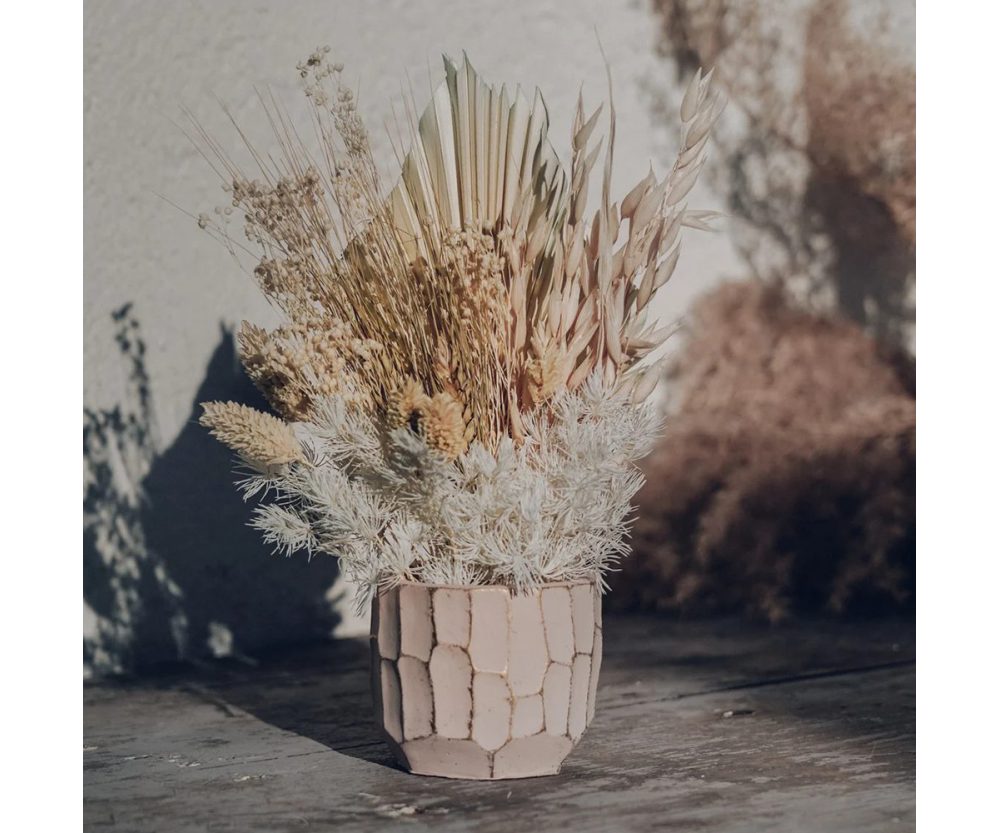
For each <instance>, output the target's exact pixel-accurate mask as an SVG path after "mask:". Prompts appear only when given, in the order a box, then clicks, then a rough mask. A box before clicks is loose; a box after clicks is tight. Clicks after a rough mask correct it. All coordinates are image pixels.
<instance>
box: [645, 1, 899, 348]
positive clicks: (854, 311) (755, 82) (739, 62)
mask: <svg viewBox="0 0 1000 833" xmlns="http://www.w3.org/2000/svg"><path fill="white" fill-rule="evenodd" d="M653 7H654V8H655V10H656V11H657V12H658V13H659V14H660V16H661V19H662V22H663V25H662V32H663V43H662V50H663V52H664V54H665V55H666V56H667V58H668V59H670V60H672V61H674V62H675V63H676V67H677V71H678V75H679V76H682V77H683V76H684V75H686V74H687V73H689V72H691V71H693V69H694V67H697V66H702V65H706V64H711V65H714V66H715V67H716V77H717V79H718V81H719V83H720V85H721V86H722V87H723V88H724V89H726V90H727V93H728V94H729V97H730V100H731V101H732V104H733V113H732V114H731V118H730V119H729V125H728V126H729V127H730V128H732V129H731V130H729V131H727V132H725V133H723V134H721V135H720V136H719V137H718V141H719V144H720V148H721V151H722V152H721V154H720V157H719V158H720V160H721V163H722V164H720V165H719V166H718V167H717V168H716V169H715V170H714V171H711V170H710V172H709V175H710V176H712V175H714V176H715V177H716V179H717V181H718V184H719V186H720V188H721V189H722V190H723V192H724V193H727V194H728V197H729V204H730V208H731V211H732V214H733V218H734V220H735V222H734V223H733V231H734V236H735V240H736V243H737V245H738V247H739V249H740V251H741V254H742V255H743V257H744V259H745V261H746V263H747V265H748V266H749V268H750V271H751V272H752V273H753V274H754V275H756V276H757V277H761V278H764V279H768V280H780V281H782V282H783V283H784V284H785V286H786V287H787V288H789V289H790V290H792V291H794V292H795V294H796V295H797V296H798V297H799V298H800V299H806V300H808V301H809V302H810V303H813V304H816V305H818V306H820V307H825V308H827V309H837V310H839V311H840V312H842V313H844V314H846V315H847V316H849V317H850V318H852V319H853V320H855V321H857V322H858V323H860V324H862V325H863V326H864V327H865V328H866V329H867V330H868V331H869V332H871V333H873V334H874V335H876V336H877V337H879V338H881V339H883V340H885V341H888V342H891V343H894V344H898V345H902V346H904V347H907V348H908V349H912V346H911V340H912V327H913V277H914V241H915V216H916V191H915V183H916V165H915V115H916V96H915V90H916V87H915V74H914V69H913V65H912V56H911V55H910V56H908V54H907V49H905V48H904V49H899V48H897V44H896V41H898V40H899V38H898V36H897V33H898V31H900V30H902V29H904V27H905V22H906V20H907V18H908V16H909V14H910V10H911V9H912V4H911V3H909V2H907V0H879V2H872V3H861V2H857V1H856V0H855V1H854V2H852V1H851V0H792V2H789V0H653ZM657 95H658V96H659V95H660V93H657Z"/></svg>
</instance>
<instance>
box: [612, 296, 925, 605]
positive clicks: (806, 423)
mask: <svg viewBox="0 0 1000 833" xmlns="http://www.w3.org/2000/svg"><path fill="white" fill-rule="evenodd" d="M672 375H673V378H674V382H675V384H676V386H677V389H678V391H679V396H680V398H681V401H680V404H679V408H678V411H677V413H676V414H675V416H674V417H673V418H672V419H671V421H670V427H669V431H668V432H667V434H666V435H665V437H664V438H663V440H661V442H660V443H659V445H658V447H657V449H656V450H655V451H654V452H653V454H652V455H651V456H650V457H649V458H648V460H647V462H646V464H645V465H644V469H645V472H646V476H647V484H646V486H645V488H644V489H643V491H642V492H641V493H640V494H639V497H638V503H639V510H640V511H639V519H638V522H637V524H636V527H635V529H634V536H633V546H634V549H635V554H634V556H633V557H632V558H631V559H630V561H629V566H628V568H627V570H626V571H625V572H624V573H622V574H620V575H618V576H617V577H616V579H615V581H614V582H613V586H614V587H615V589H616V590H617V591H620V592H619V593H616V594H615V596H616V601H618V602H621V603H623V604H635V605H640V606H645V607H654V608H658V609H673V610H687V609H691V610H699V611H706V610H709V611H710V610H715V611H733V610H746V611H750V612H752V613H755V614H759V615H763V616H765V617H767V618H769V619H771V620H777V619H781V618H782V617H784V616H786V615H788V614H790V613H795V612H801V611H803V610H815V609H818V608H824V607H825V608H827V609H831V610H834V611H840V610H844V609H846V608H853V607H864V606H865V605H866V604H870V605H875V604H877V605H881V606H885V605H887V604H888V605H889V606H895V605H903V604H907V603H912V592H913V587H914V584H913V582H914V542H915V507H914V478H915V404H914V389H913V376H912V365H911V364H910V363H909V361H908V360H907V359H905V358H901V357H900V355H899V354H894V355H891V356H890V355H888V354H886V353H885V352H884V350H882V349H880V348H879V347H878V346H877V345H876V343H875V342H874V341H873V340H872V339H871V337H869V336H867V335H866V334H864V333H863V332H862V331H861V330H860V329H859V328H858V327H857V326H856V325H854V324H851V323H849V322H847V321H845V320H843V319H837V318H828V317H822V316H818V315H814V314H811V313H807V312H803V311H801V310H799V309H797V308H796V307H795V306H794V305H793V304H791V303H790V302H789V301H788V299H787V298H786V297H785V295H784V293H783V291H782V290H781V289H779V288H778V287H776V286H765V285H762V284H759V283H756V282H754V283H737V284H729V285H725V286H723V287H722V288H720V289H719V290H717V291H716V292H715V293H713V294H712V295H710V296H708V297H707V298H706V299H705V300H704V301H703V302H702V303H701V304H700V306H699V307H698V308H697V309H696V311H695V313H694V315H693V321H692V332H691V340H690V342H689V343H688V344H687V345H686V347H685V350H684V352H683V353H682V354H681V356H680V357H679V359H678V361H677V364H676V366H675V367H674V368H673V370H672Z"/></svg>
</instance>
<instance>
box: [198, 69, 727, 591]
mask: <svg viewBox="0 0 1000 833" xmlns="http://www.w3.org/2000/svg"><path fill="white" fill-rule="evenodd" d="M326 53H327V50H317V51H316V52H315V53H314V54H312V55H311V56H309V58H308V59H307V60H306V61H304V62H303V63H302V64H301V65H300V66H299V73H300V75H301V78H302V81H303V86H304V89H305V93H306V95H307V96H308V98H309V101H310V102H311V105H312V106H311V112H312V114H313V117H314V120H315V128H316V134H317V136H318V140H319V141H318V145H319V147H318V151H317V152H313V151H310V150H309V149H308V148H307V146H306V145H305V144H304V143H303V142H302V141H301V140H300V139H299V137H298V135H297V133H296V132H295V130H294V128H293V127H292V125H291V124H290V120H289V119H288V117H287V116H286V115H285V114H284V113H283V111H282V110H280V108H279V107H278V106H277V105H276V104H275V103H274V101H273V100H270V101H269V102H267V111H268V115H269V117H270V119H271V122H272V125H273V127H274V132H275V134H276V137H277V140H278V142H279V145H280V151H281V152H280V154H279V156H278V158H277V159H275V158H274V157H272V156H270V155H265V154H260V153H257V152H255V151H253V149H252V148H251V149H250V151H251V153H252V154H253V158H254V161H255V164H256V166H257V167H258V168H259V171H258V172H257V173H256V178H251V177H250V176H248V175H247V174H245V173H244V172H243V171H242V170H241V169H240V167H239V166H238V165H237V164H236V163H235V162H233V161H232V160H231V159H230V157H229V156H228V155H227V154H226V153H225V152H224V151H223V150H222V149H221V148H220V146H219V145H218V144H217V143H215V142H214V141H213V140H212V139H211V138H210V137H209V136H207V135H206V134H205V133H204V131H201V132H200V135H199V139H200V141H202V142H203V143H204V144H205V145H206V146H207V148H208V149H209V151H210V154H209V155H210V156H211V157H213V158H214V159H215V160H216V162H217V171H218V173H219V174H220V175H221V176H222V178H223V180H224V183H225V187H226V189H227V192H228V193H229V194H230V196H231V203H232V209H234V210H236V211H237V212H238V213H240V214H242V216H243V218H244V223H243V232H244V234H245V237H246V241H247V243H248V244H249V246H246V245H245V244H243V243H242V242H239V243H237V241H236V240H235V239H234V237H233V235H231V234H230V233H229V229H228V226H227V223H226V221H225V220H224V219H219V218H220V217H222V218H224V217H225V216H226V215H227V213H228V212H229V211H230V210H229V209H226V210H225V211H221V212H219V215H218V216H217V217H211V216H209V215H202V216H201V218H200V219H199V224H200V225H201V226H202V227H203V228H205V229H207V230H208V231H210V232H211V233H213V234H215V235H217V236H218V237H219V238H220V239H222V240H223V241H224V242H225V243H226V245H227V246H229V247H230V249H231V251H232V252H233V253H234V254H235V253H236V251H237V249H238V248H240V249H244V250H246V251H252V252H253V253H254V257H255V258H257V264H256V267H255V268H254V276H255V277H256V280H257V282H258V283H259V286H260V288H261V290H262V291H263V293H264V294H265V295H266V296H267V298H268V299H269V300H270V301H271V302H272V303H273V304H274V305H275V307H276V308H277V309H278V311H279V312H280V313H281V314H282V316H283V318H284V321H285V323H284V324H283V325H282V326H280V327H278V328H277V329H275V330H271V331H267V330H265V329H263V328H261V327H258V326H256V325H254V324H250V323H247V322H244V324H243V326H242V329H241V330H240V332H239V344H240V348H241V354H242V360H243V363H244V366H245V368H246V370H247V373H248V374H249V376H250V377H251V378H252V379H253V381H254V382H255V383H256V384H257V386H258V387H259V388H260V389H261V391H262V392H263V393H264V394H265V396H266V397H267V399H268V401H269V402H270V404H271V405H272V407H273V408H274V411H275V413H276V414H277V416H273V415H270V414H264V413H260V412H257V411H254V410H253V409H250V408H248V407H245V406H243V405H240V404H236V403H232V402H229V403H219V402H211V403H206V404H205V406H204V415H203V416H202V423H203V424H204V425H205V426H207V427H208V428H209V429H211V431H212V433H213V434H214V435H215V436H216V437H217V438H218V439H219V440H221V441H222V442H223V443H225V444H226V445H227V446H229V447H230V448H231V449H232V450H233V451H235V452H236V454H237V455H238V456H239V459H240V461H241V466H242V468H243V472H244V476H243V479H242V480H241V481H240V483H239V486H240V487H241V488H242V490H243V492H244V494H245V495H246V496H247V497H248V498H250V497H253V496H259V497H268V498H271V500H270V502H267V503H265V504H263V505H261V506H260V507H258V509H257V510H256V515H255V521H254V524H255V526H256V527H257V528H259V529H260V530H261V532H262V533H263V535H264V536H265V538H266V540H268V541H269V542H271V543H273V544H274V545H275V547H276V548H277V549H278V550H281V551H283V552H285V553H288V554H290V553H292V552H295V551H299V550H305V551H306V552H308V553H313V552H325V553H329V554H332V555H336V556H338V557H339V559H340V563H341V566H342V568H343V570H344V572H345V574H346V576H347V577H348V578H350V579H352V580H354V581H355V582H357V583H358V585H359V587H360V588H361V600H360V601H361V602H362V603H363V602H364V601H366V600H367V599H368V598H370V596H371V594H372V593H373V592H374V591H375V590H377V589H378V588H379V587H382V588H385V587H389V586H393V585H395V584H398V583H399V582H406V581H418V582H424V583H437V584H449V585H478V584H494V585H495V584H501V585H506V586H508V587H510V588H512V589H513V590H516V591H518V592H520V591H526V590H534V589H537V588H538V587H539V586H541V585H544V584H547V583H551V582H556V581H572V580H577V579H586V580H589V581H597V582H601V581H602V578H601V577H602V575H603V573H604V571H606V570H607V569H608V567H609V566H611V565H612V564H613V563H614V562H615V561H616V559H617V558H618V557H620V556H621V555H622V554H623V553H624V552H625V550H626V547H627V544H626V542H625V536H626V532H627V526H628V520H627V519H628V516H629V513H630V511H631V505H630V502H631V499H632V497H633V495H634V494H635V493H636V491H637V490H638V489H639V488H640V486H641V484H642V476H641V474H640V472H639V471H638V469H637V468H636V466H635V463H636V461H637V460H638V459H640V458H641V457H642V456H644V455H645V454H646V453H647V452H648V451H649V450H650V448H651V445H652V442H653V439H654V436H655V434H656V430H657V426H658V418H657V416H656V414H655V412H654V410H653V408H652V407H651V406H649V405H648V404H644V402H645V400H647V398H648V397H649V395H650V393H651V392H652V390H653V388H654V387H655V385H656V382H657V381H658V379H659V378H660V375H661V366H660V364H659V363H658V362H649V361H647V362H643V360H644V359H646V358H647V357H649V356H650V354H651V353H652V352H653V351H655V350H656V348H657V347H659V346H660V345H661V344H662V343H663V342H664V340H665V339H666V338H667V337H668V336H669V335H670V333H671V332H672V330H673V328H672V327H669V326H667V327H664V326H661V325H660V324H659V323H658V322H655V321H651V320H650V301H651V299H652V298H653V297H654V295H655V294H656V292H657V291H658V290H659V289H660V288H661V287H662V286H663V285H664V284H665V283H666V282H667V281H668V280H669V278H670V277H671V275H672V273H673V271H674V269H675V266H676V264H677V260H678V256H679V251H680V231H681V228H682V227H684V226H687V227H693V228H699V229H705V228H708V224H709V222H710V220H711V219H712V214H711V212H704V211H693V210H689V209H688V208H687V207H686V205H685V203H684V200H685V197H687V195H688V194H689V192H690V191H691V189H692V187H693V186H694V184H695V180H696V178H697V177H698V174H699V171H700V170H701V168H702V165H703V163H704V161H705V157H706V147H707V142H708V137H709V132H710V129H711V127H712V125H713V123H714V122H715V120H716V118H717V117H718V115H719V114H720V112H721V110H722V107H723V99H722V97H721V95H720V94H719V93H718V92H717V91H715V90H714V89H713V87H712V83H711V77H710V74H709V75H707V76H703V75H702V74H701V73H700V72H699V73H698V74H697V75H696V76H695V77H694V79H693V81H692V82H691V84H690V86H689V88H688V90H687V93H686V94H685V97H684V100H683V104H682V107H681V119H682V121H683V123H684V125H685V131H684V141H683V146H682V148H681V149H680V152H679V154H678V157H677V160H676V162H675V164H674V165H673V168H672V169H671V171H670V172H669V173H668V174H667V175H666V176H664V177H662V178H660V179H658V178H657V177H655V176H654V174H653V173H652V171H651V172H650V173H649V175H648V176H647V177H645V178H644V179H643V180H642V181H641V182H639V183H638V184H637V185H636V186H635V187H634V188H633V189H632V190H631V191H630V192H629V193H628V195H627V196H625V198H624V199H623V200H622V201H621V202H620V203H615V202H612V200H611V195H610V182H611V171H612V162H613V148H614V131H615V118H614V106H613V103H611V104H610V106H609V110H610V127H609V136H608V142H607V148H606V150H605V154H604V160H603V178H602V182H601V194H600V202H599V205H598V206H597V208H596V210H595V211H593V212H592V214H591V215H590V216H588V215H587V214H586V203H587V196H588V185H589V181H590V174H591V171H592V169H593V168H594V166H595V165H596V163H597V160H598V158H599V153H600V150H601V147H602V144H603V140H600V141H597V142H596V143H595V142H594V141H593V140H592V137H593V134H594V131H595V128H596V126H597V123H598V117H599V116H600V113H601V109H602V108H600V107H599V108H598V109H597V111H595V112H594V113H593V114H591V115H589V116H587V115H586V114H585V112H584V108H583V102H582V97H581V99H580V101H579V104H578V106H577V111H576V118H575V122H574V126H573V135H572V155H571V160H570V165H569V169H568V171H567V170H566V169H564V168H563V166H562V165H561V164H560V162H559V160H558V158H557V157H556V154H555V151H554V150H553V148H552V146H551V144H550V142H549V138H548V131H547V128H548V115H547V111H546V109H545V105H544V102H543V100H542V98H541V95H540V94H539V93H537V92H536V94H535V96H534V99H533V101H531V102H530V103H529V101H528V99H527V98H526V97H525V96H524V95H523V94H522V92H521V91H520V89H518V90H516V91H515V92H513V93H511V92H509V91H508V90H507V89H506V88H505V87H500V88H496V87H491V86H488V85H487V84H486V83H485V82H483V81H482V80H481V78H480V77H479V76H478V75H477V73H476V72H475V71H474V70H473V68H472V66H471V65H470V64H469V62H468V60H467V59H466V60H464V61H463V62H462V63H461V64H456V63H453V62H452V61H450V60H448V59H445V72H446V79H445V81H444V82H443V83H442V84H441V86H440V87H438V88H437V90H436V91H435V92H434V94H433V100H432V101H431V103H430V105H429V106H428V107H427V109H426V110H425V111H424V113H423V114H422V115H421V116H420V117H419V119H418V118H417V117H416V115H415V112H416V111H415V108H412V107H411V105H410V104H408V105H407V119H406V123H407V132H408V134H409V135H408V136H406V137H405V138H407V139H408V140H409V144H410V150H409V152H408V153H407V154H406V155H405V157H404V158H403V159H402V164H401V168H402V171H401V176H400V179H399V182H398V184H396V185H395V187H394V188H393V189H392V190H391V192H389V193H388V196H386V192H385V191H384V190H383V188H382V184H381V180H380V178H379V174H378V171H377V169H376V164H375V161H374V158H373V154H372V150H371V146H370V144H369V140H368V134H367V133H366V131H365V128H364V126H363V124H362V121H361V119H360V117H359V114H358V108H357V104H356V101H355V98H354V95H353V94H352V92H351V90H350V89H349V88H348V87H347V86H345V84H344V83H343V80H342V73H343V67H342V66H341V65H339V64H333V63H330V62H329V61H328V59H327V54H326Z"/></svg>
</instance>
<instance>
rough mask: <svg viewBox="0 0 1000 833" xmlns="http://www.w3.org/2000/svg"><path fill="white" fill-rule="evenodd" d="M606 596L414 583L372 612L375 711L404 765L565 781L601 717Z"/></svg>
mask: <svg viewBox="0 0 1000 833" xmlns="http://www.w3.org/2000/svg"><path fill="white" fill-rule="evenodd" d="M601 644H602V639H601V594H600V593H599V592H598V590H597V588H596V587H595V585H594V583H593V582H566V583H558V584H549V585H546V586H545V587H543V588H542V589H541V590H539V591H537V592H535V593H531V594H524V595H516V594H515V593H514V592H513V591H511V590H509V589H508V588H506V587H499V586H494V587H490V586H487V587H444V586H432V585H424V584H402V585H400V586H399V587H395V588H393V589H391V590H382V591H380V592H379V594H378V599H377V602H376V603H374V604H373V605H372V628H371V654H372V690H373V693H374V700H375V714H376V719H377V720H378V722H379V724H380V726H381V727H382V730H383V734H384V735H385V738H386V741H387V742H388V744H389V747H390V748H391V749H392V751H393V754H394V755H395V756H396V759H397V760H398V761H399V763H400V765H401V766H403V767H404V768H405V769H408V770H410V772H415V773H419V774H421V775H439V776H442V777H445V778H470V779H477V780H497V779H502V778H530V777H532V776H536V775H554V774H555V773H557V772H558V771H559V767H560V766H561V764H562V762H563V759H564V758H565V757H566V756H567V755H568V754H569V752H570V750H571V749H572V748H573V746H574V745H575V744H576V742H577V741H578V740H579V739H580V737H581V736H582V735H583V732H584V730H585V729H586V728H587V726H588V725H589V724H590V721H591V719H592V718H593V716H594V695H595V694H596V691H597V677H598V674H599V673H600V669H601Z"/></svg>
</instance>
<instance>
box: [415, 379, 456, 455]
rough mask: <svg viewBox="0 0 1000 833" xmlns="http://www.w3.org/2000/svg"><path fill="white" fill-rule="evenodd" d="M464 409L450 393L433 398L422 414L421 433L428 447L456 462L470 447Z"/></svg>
mask: <svg viewBox="0 0 1000 833" xmlns="http://www.w3.org/2000/svg"><path fill="white" fill-rule="evenodd" d="M462 412H463V407H462V403H461V402H459V401H458V400H457V399H456V398H455V397H454V396H452V395H451V394H450V393H438V394H435V395H434V396H433V397H431V398H430V399H429V400H427V402H426V403H425V405H424V408H423V410H422V411H421V413H420V421H419V425H420V432H421V433H422V434H423V436H424V440H426V442H427V445H429V446H430V447H431V448H434V449H437V450H438V451H440V452H441V453H442V454H444V455H445V457H447V458H448V459H449V460H454V459H455V458H456V457H458V455H459V454H462V453H463V452H464V451H465V449H466V448H467V447H468V442H467V440H466V436H465V418H464V417H463V415H462Z"/></svg>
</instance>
